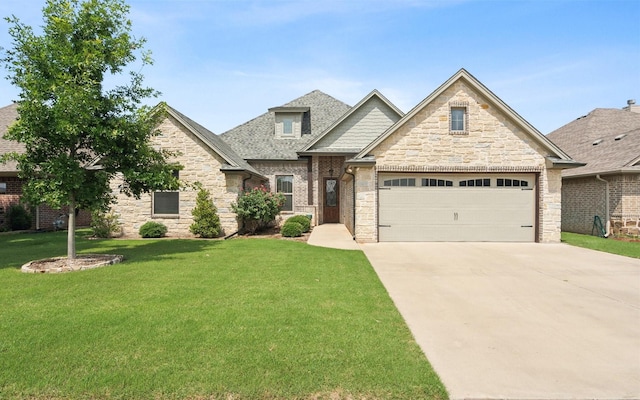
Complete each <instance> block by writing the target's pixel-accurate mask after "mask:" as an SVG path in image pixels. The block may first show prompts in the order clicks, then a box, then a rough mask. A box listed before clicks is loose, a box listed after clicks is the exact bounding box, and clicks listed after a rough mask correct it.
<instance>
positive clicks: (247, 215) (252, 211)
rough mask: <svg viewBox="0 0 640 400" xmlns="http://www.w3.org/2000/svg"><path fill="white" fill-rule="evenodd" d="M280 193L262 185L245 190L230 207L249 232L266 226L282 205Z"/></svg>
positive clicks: (273, 218)
mask: <svg viewBox="0 0 640 400" xmlns="http://www.w3.org/2000/svg"><path fill="white" fill-rule="evenodd" d="M284 200H285V199H284V195H283V194H282V193H271V192H270V191H268V190H267V188H265V187H264V186H260V187H258V188H253V189H250V190H247V191H245V192H244V193H243V194H242V195H241V196H240V197H238V202H237V203H232V204H231V209H232V210H233V212H235V213H236V214H237V215H238V219H239V220H240V221H242V225H243V227H244V229H245V230H246V231H248V232H249V233H251V234H254V233H256V232H257V231H258V230H260V229H263V228H265V227H267V226H268V225H269V224H270V223H272V222H273V221H274V220H275V219H276V216H277V215H278V214H279V213H280V209H281V208H282V206H283V205H284Z"/></svg>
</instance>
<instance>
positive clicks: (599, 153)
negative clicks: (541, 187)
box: [547, 108, 640, 177]
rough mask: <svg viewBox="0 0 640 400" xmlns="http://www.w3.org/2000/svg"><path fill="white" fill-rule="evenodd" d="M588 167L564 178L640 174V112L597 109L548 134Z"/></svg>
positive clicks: (573, 171) (576, 169) (566, 174)
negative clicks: (623, 173)
mask: <svg viewBox="0 0 640 400" xmlns="http://www.w3.org/2000/svg"><path fill="white" fill-rule="evenodd" d="M547 137H548V138H549V139H551V140H552V141H553V142H554V143H555V144H557V145H558V146H560V147H561V148H562V149H563V150H564V151H566V152H567V153H568V154H569V155H570V156H571V157H572V158H573V159H574V160H576V161H579V162H583V163H586V164H587V165H585V166H584V167H579V168H575V169H571V170H565V171H563V173H562V176H563V177H578V176H589V175H597V174H613V173H622V172H625V173H640V113H637V112H630V111H624V110H618V109H612V108H596V109H595V110H593V111H591V112H590V113H589V114H587V115H585V116H583V117H580V118H578V119H577V120H575V121H572V122H570V123H568V124H566V125H564V126H563V127H561V128H559V129H556V130H555V131H553V132H551V133H550V134H548V135H547Z"/></svg>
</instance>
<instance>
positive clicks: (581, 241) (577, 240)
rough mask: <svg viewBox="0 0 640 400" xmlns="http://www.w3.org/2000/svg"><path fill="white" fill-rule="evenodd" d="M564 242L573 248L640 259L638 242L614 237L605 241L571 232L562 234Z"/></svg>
mask: <svg viewBox="0 0 640 400" xmlns="http://www.w3.org/2000/svg"><path fill="white" fill-rule="evenodd" d="M562 241H563V242H565V243H568V244H570V245H573V246H579V247H585V248H587V249H592V250H599V251H605V252H607V253H613V254H619V255H621V256H627V257H634V258H640V242H637V241H635V242H634V241H623V240H617V239H614V238H612V237H611V238H608V239H604V238H601V237H598V236H590V235H580V234H578V233H570V232H562Z"/></svg>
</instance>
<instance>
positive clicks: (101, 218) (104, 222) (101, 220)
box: [91, 211, 122, 239]
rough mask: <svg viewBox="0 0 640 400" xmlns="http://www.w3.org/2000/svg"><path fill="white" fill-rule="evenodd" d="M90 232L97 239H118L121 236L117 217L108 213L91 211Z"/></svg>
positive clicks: (120, 227)
mask: <svg viewBox="0 0 640 400" xmlns="http://www.w3.org/2000/svg"><path fill="white" fill-rule="evenodd" d="M91 230H92V231H93V236H95V237H98V238H105V239H106V238H111V237H118V236H120V235H121V234H122V224H121V223H120V222H118V215H116V214H114V213H113V212H111V211H109V212H107V213H104V212H102V211H93V212H92V213H91Z"/></svg>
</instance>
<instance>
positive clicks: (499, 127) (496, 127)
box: [356, 81, 562, 242]
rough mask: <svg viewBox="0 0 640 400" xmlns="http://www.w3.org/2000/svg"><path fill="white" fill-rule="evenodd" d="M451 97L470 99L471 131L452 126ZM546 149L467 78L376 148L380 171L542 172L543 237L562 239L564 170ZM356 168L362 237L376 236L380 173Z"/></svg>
mask: <svg viewBox="0 0 640 400" xmlns="http://www.w3.org/2000/svg"><path fill="white" fill-rule="evenodd" d="M450 103H454V104H459V103H466V104H468V106H467V111H468V112H467V117H468V133H466V134H451V133H450V132H449V110H450V107H449V105H450ZM546 153H547V152H546V150H544V149H543V148H541V147H540V146H539V145H538V144H537V143H536V142H535V141H534V140H533V139H531V138H530V137H529V136H528V134H527V133H525V132H524V131H522V130H521V129H520V128H519V127H518V126H517V125H516V124H514V123H513V121H512V120H511V119H509V118H508V117H507V116H505V115H503V114H502V113H501V112H500V111H499V110H497V109H494V108H493V107H492V106H491V105H490V104H489V102H488V101H487V100H486V99H484V98H483V97H482V96H481V95H480V94H478V93H476V92H474V91H473V90H472V89H471V88H470V87H468V86H467V85H465V84H464V82H462V81H459V82H457V83H455V84H453V85H452V86H451V87H449V88H448V89H447V90H446V91H445V92H443V93H442V94H441V95H440V96H439V97H438V98H436V99H434V100H433V101H432V102H430V103H429V104H428V105H426V106H425V108H424V109H422V110H421V111H419V112H418V113H417V114H416V115H415V116H414V117H413V118H411V119H409V120H408V121H406V122H405V124H404V125H402V126H401V127H399V128H398V129H397V130H396V131H395V132H394V133H393V134H392V135H391V136H389V137H388V138H386V139H385V140H384V141H383V142H382V143H380V144H379V145H378V146H377V147H376V148H375V149H374V150H373V151H371V154H372V155H373V156H375V160H376V170H381V171H428V172H461V173H472V172H535V173H539V174H540V175H539V180H538V186H539V193H540V197H539V199H540V210H539V226H538V232H539V237H538V240H539V241H541V242H558V241H560V223H561V197H562V194H561V190H560V187H561V185H562V182H561V175H560V171H559V170H555V171H554V170H548V169H547V168H546V165H545V157H544V156H545V155H546ZM356 169H357V170H358V177H357V195H356V215H357V217H356V218H357V221H356V235H357V240H358V241H361V242H367V241H377V240H378V238H377V228H376V224H377V215H376V214H377V213H376V210H377V192H376V182H377V173H376V172H375V170H374V169H373V168H365V167H359V168H356Z"/></svg>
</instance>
